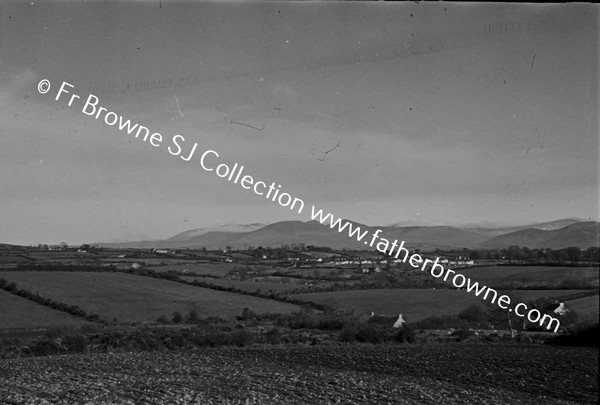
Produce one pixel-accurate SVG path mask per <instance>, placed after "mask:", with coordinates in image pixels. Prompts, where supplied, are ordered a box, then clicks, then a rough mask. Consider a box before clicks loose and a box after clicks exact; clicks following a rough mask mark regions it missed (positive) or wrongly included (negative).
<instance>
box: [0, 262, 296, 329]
mask: <svg viewBox="0 0 600 405" xmlns="http://www.w3.org/2000/svg"><path fill="white" fill-rule="evenodd" d="M1 277H3V278H5V279H7V280H9V281H14V282H16V283H17V285H18V286H19V288H24V289H26V290H29V291H32V292H37V293H39V294H40V295H42V296H44V297H49V298H51V299H53V300H56V301H59V302H63V303H66V304H70V305H77V306H79V307H80V308H82V309H83V310H85V311H86V312H88V313H92V314H97V315H99V316H100V317H101V318H103V319H109V320H112V319H113V318H116V319H117V320H118V321H119V322H142V321H150V320H155V319H156V318H157V317H159V316H160V315H165V316H166V317H168V318H170V317H171V314H172V313H173V311H179V312H181V313H182V314H185V313H187V312H189V311H190V310H192V309H194V310H196V311H197V312H198V315H199V316H200V317H208V316H218V317H222V318H230V317H233V316H235V315H240V314H241V312H242V309H243V308H244V307H249V308H250V309H252V310H253V311H254V312H257V313H267V312H272V313H279V312H280V313H289V312H293V311H297V310H299V309H300V308H299V307H298V306H295V305H290V304H285V303H281V302H278V301H274V300H268V299H263V298H257V297H252V296H246V295H241V294H235V293H229V292H224V291H215V290H211V289H207V288H200V287H194V286H189V285H185V284H181V283H177V282H173V281H168V280H160V279H153V278H149V277H142V276H134V275H129V274H122V273H89V272H58V271H57V272H36V271H8V272H3V273H2V275H1ZM21 315H22V316H26V312H25V313H23V314H21Z"/></svg>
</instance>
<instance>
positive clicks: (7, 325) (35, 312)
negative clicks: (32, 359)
mask: <svg viewBox="0 0 600 405" xmlns="http://www.w3.org/2000/svg"><path fill="white" fill-rule="evenodd" d="M87 323H88V322H86V321H84V320H82V319H81V318H77V317H75V316H72V315H69V314H67V313H64V312H61V311H56V310H54V309H51V308H48V307H45V306H42V305H38V304H36V303H35V302H32V301H29V300H28V299H25V298H22V297H18V296H16V295H14V294H11V293H9V292H6V291H4V290H0V330H2V329H17V328H48V327H54V326H77V325H84V324H87Z"/></svg>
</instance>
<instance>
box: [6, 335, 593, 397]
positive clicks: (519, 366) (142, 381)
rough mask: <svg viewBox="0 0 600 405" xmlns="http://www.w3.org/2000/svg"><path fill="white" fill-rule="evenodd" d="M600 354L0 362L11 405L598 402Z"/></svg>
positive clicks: (461, 348)
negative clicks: (51, 404)
mask: <svg viewBox="0 0 600 405" xmlns="http://www.w3.org/2000/svg"><path fill="white" fill-rule="evenodd" d="M597 377H598V349H596V348H594V349H584V348H557V347H549V346H537V345H536V346H533V345H469V344H442V345H404V346H370V345H349V346H343V345H340V346H310V347H307V346H273V347H249V348H221V349H208V350H197V351H192V352H183V351H180V352H142V353H113V354H94V355H71V356H49V357H40V358H23V359H12V360H0V402H2V403H8V404H50V403H53V404H54V403H57V404H72V403H80V404H86V403H88V404H114V403H119V404H123V403H130V404H133V403H135V404H156V403H159V404H160V403H169V404H171V403H175V404H217V403H218V404H223V403H226V404H301V403H310V404H313V403H314V404H316V403H319V404H322V403H345V404H362V403H382V404H387V403H394V404H415V403H418V404H432V403H445V404H465V403H467V404H507V403H510V404H573V403H596V402H597V395H598V381H597Z"/></svg>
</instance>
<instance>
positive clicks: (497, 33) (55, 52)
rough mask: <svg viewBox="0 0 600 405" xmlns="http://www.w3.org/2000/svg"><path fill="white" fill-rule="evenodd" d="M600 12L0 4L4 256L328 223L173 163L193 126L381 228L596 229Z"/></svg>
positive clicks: (268, 174)
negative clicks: (88, 108) (131, 128)
mask: <svg viewBox="0 0 600 405" xmlns="http://www.w3.org/2000/svg"><path fill="white" fill-rule="evenodd" d="M598 10H599V9H598V7H597V6H594V5H585V4H584V5H581V4H580V5H577V4H556V5H552V4H545V5H532V4H529V5H523V4H501V3H496V4H476V3H468V4H460V3H442V2H439V3H420V4H416V3H402V4H400V3H384V2H369V3H362V2H347V3H341V2H266V3H260V2H235V1H233V2H225V3H213V2H199V3H192V2H179V1H168V2H167V1H162V2H160V1H117V2H99V1H98V2H78V3H75V2H67V1H57V2H54V1H48V2H38V1H35V0H34V1H27V2H16V1H8V2H0V243H14V244H37V243H50V244H53V243H59V242H62V241H65V242H67V243H69V244H78V243H86V242H88V243H89V242H98V241H112V240H120V239H123V238H133V239H136V238H140V237H147V238H166V237H169V236H172V235H174V234H176V233H179V232H182V231H185V230H189V229H194V228H201V227H211V226H218V225H222V224H231V223H235V224H249V223H265V224H267V223H273V222H276V221H281V220H302V221H308V220H310V210H308V209H307V210H306V211H305V213H302V214H298V213H295V212H293V211H290V210H289V209H286V208H284V207H281V206H279V205H278V204H276V203H273V202H271V201H269V200H266V199H265V198H262V197H260V196H257V195H255V194H254V193H253V192H251V191H249V190H244V189H242V188H241V187H240V186H239V185H235V184H231V183H230V182H227V181H226V180H224V179H222V178H219V177H217V176H216V175H215V174H214V173H209V172H207V171H205V170H203V169H202V167H201V166H200V164H199V159H198V157H196V158H194V159H192V160H191V161H189V162H185V161H183V160H182V159H180V158H179V157H177V156H173V155H171V154H170V153H169V151H168V146H169V145H172V143H171V142H170V141H169V140H170V139H171V138H172V137H173V136H174V135H176V134H180V135H182V136H183V137H185V139H186V142H185V145H186V147H187V148H188V151H189V149H190V148H191V145H192V144H193V143H195V142H197V143H198V152H197V153H198V155H199V154H201V153H202V152H203V151H205V150H209V149H212V150H215V151H217V152H218V153H219V155H220V158H219V163H227V164H229V165H233V164H234V163H239V164H240V165H244V166H245V171H246V172H247V173H248V174H251V175H252V176H253V177H254V178H256V179H260V180H264V181H265V182H267V183H269V184H270V183H271V182H275V183H276V184H281V188H282V190H285V191H286V192H288V193H289V194H290V195H292V196H294V197H297V198H301V199H302V200H303V201H304V202H305V203H306V205H307V206H310V205H315V206H316V207H318V208H323V209H324V210H326V211H328V212H332V213H333V214H335V215H336V216H341V217H344V218H348V219H351V220H354V221H358V222H361V223H365V224H368V225H373V226H376V225H389V224H395V223H410V224H421V225H434V224H435V225H440V224H450V225H460V224H467V223H474V222H482V221H487V222H499V223H506V224H517V223H531V222H536V221H547V220H554V219H560V218H568V217H578V218H584V219H590V220H598V219H599V211H598V195H599V165H598V156H599V154H598V153H599V150H598V143H599V125H598V111H599V109H598V107H599V105H598V104H599V102H598V100H599V99H598V76H599V75H598V63H599V60H600V59H599V41H598ZM42 79H46V80H48V81H49V82H50V84H51V89H50V91H49V92H48V93H47V94H41V93H40V92H39V91H38V83H39V82H40V81H41V80H42ZM62 82H68V83H70V84H72V85H73V86H74V88H73V89H71V92H72V93H76V94H77V95H80V97H81V99H80V100H75V101H74V103H73V105H72V106H71V107H69V106H68V98H67V96H64V95H63V96H62V97H61V98H59V100H56V99H55V96H56V94H57V92H58V89H59V88H60V86H61V84H62ZM89 94H93V95H95V96H97V97H98V99H99V105H101V106H103V107H105V108H106V109H107V110H108V111H112V112H114V113H115V114H117V115H119V116H122V117H124V118H125V119H130V120H132V121H134V122H136V123H139V124H141V125H144V126H146V127H148V128H150V129H151V131H152V132H159V133H160V134H161V135H162V136H163V138H164V142H163V143H161V144H160V145H159V146H158V147H154V146H152V145H150V144H149V143H148V142H144V141H142V140H141V139H140V138H135V136H134V135H130V134H127V133H126V132H123V131H119V129H118V127H114V126H109V125H107V124H106V123H105V122H104V121H103V118H102V117H100V119H98V120H96V119H94V118H93V117H91V116H88V115H86V114H84V113H82V108H83V105H84V100H85V99H87V97H88V95H89ZM263 126H264V128H263ZM182 154H183V153H182ZM215 161H216V160H215Z"/></svg>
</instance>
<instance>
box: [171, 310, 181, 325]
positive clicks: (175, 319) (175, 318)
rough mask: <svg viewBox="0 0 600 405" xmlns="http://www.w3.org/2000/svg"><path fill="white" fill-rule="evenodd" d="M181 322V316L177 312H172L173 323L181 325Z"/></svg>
mask: <svg viewBox="0 0 600 405" xmlns="http://www.w3.org/2000/svg"><path fill="white" fill-rule="evenodd" d="M181 321H183V316H181V314H180V313H179V312H177V311H175V312H173V322H174V323H181Z"/></svg>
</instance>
